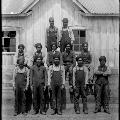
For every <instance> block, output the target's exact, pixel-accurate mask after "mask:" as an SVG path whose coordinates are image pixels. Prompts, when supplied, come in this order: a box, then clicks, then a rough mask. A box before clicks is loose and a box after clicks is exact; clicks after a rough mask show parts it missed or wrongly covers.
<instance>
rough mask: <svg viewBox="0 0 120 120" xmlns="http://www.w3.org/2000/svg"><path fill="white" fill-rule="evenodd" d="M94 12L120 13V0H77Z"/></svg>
mask: <svg viewBox="0 0 120 120" xmlns="http://www.w3.org/2000/svg"><path fill="white" fill-rule="evenodd" d="M76 1H78V2H79V3H80V4H81V5H82V6H83V7H84V8H86V9H87V10H88V12H90V13H92V14H119V0H76Z"/></svg>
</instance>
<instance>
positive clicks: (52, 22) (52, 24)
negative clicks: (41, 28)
mask: <svg viewBox="0 0 120 120" xmlns="http://www.w3.org/2000/svg"><path fill="white" fill-rule="evenodd" d="M49 23H50V26H51V27H53V26H54V20H53V19H51V20H49Z"/></svg>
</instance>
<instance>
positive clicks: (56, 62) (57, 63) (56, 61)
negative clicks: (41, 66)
mask: <svg viewBox="0 0 120 120" xmlns="http://www.w3.org/2000/svg"><path fill="white" fill-rule="evenodd" d="M54 64H55V65H56V66H58V65H59V64H60V60H59V58H55V59H54Z"/></svg>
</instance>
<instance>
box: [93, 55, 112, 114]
mask: <svg viewBox="0 0 120 120" xmlns="http://www.w3.org/2000/svg"><path fill="white" fill-rule="evenodd" d="M99 62H100V66H98V68H97V69H96V70H95V76H96V77H97V79H96V81H95V102H96V107H95V113H97V112H100V111H101V106H103V108H104V112H106V113H108V114H110V112H109V97H110V89H109V81H108V76H109V75H110V74H111V70H110V68H109V67H107V66H106V65H105V63H106V57H105V56H101V57H100V58H99Z"/></svg>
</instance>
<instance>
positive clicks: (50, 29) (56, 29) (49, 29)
mask: <svg viewBox="0 0 120 120" xmlns="http://www.w3.org/2000/svg"><path fill="white" fill-rule="evenodd" d="M49 31H56V34H57V35H56V36H57V43H58V42H59V32H58V28H57V27H55V26H54V27H53V28H51V27H50V26H49V27H48V28H47V29H46V35H45V46H47V36H49Z"/></svg>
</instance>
